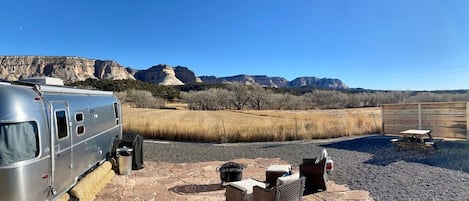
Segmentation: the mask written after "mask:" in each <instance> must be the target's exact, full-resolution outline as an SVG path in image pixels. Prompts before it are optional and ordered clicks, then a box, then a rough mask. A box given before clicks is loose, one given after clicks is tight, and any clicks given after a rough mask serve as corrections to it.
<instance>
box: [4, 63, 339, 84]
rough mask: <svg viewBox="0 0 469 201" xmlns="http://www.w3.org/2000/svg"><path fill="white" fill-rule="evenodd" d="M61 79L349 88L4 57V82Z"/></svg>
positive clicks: (183, 69)
mask: <svg viewBox="0 0 469 201" xmlns="http://www.w3.org/2000/svg"><path fill="white" fill-rule="evenodd" d="M37 76H49V77H58V78H61V79H63V80H64V82H66V83H70V82H76V81H83V80H86V79H89V78H92V79H112V80H121V79H137V80H141V81H145V82H152V83H156V84H160V85H184V84H194V83H199V82H203V83H207V84H214V83H231V82H241V83H245V84H258V85H261V86H264V87H275V88H283V87H301V86H313V87H319V88H326V89H347V88H348V86H347V85H345V84H344V83H343V82H342V81H340V80H339V79H328V78H316V77H299V78H296V79H295V80H293V81H291V82H289V81H288V80H287V79H285V78H282V77H268V76H265V75H244V74H242V75H235V76H230V77H215V76H201V77H200V78H198V77H196V76H195V73H194V72H193V71H191V70H190V69H189V68H187V67H183V66H176V67H172V66H169V65H166V64H159V65H156V66H153V67H151V68H149V69H147V70H135V69H132V68H124V67H123V66H121V65H119V64H118V63H117V62H115V61H110V60H95V59H86V58H81V57H65V56H0V79H6V80H12V81H13V80H18V79H21V78H27V77H37Z"/></svg>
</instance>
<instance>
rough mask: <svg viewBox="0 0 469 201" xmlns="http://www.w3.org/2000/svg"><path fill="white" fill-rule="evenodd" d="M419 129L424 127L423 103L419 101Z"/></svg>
mask: <svg viewBox="0 0 469 201" xmlns="http://www.w3.org/2000/svg"><path fill="white" fill-rule="evenodd" d="M418 115H419V129H422V104H421V103H418Z"/></svg>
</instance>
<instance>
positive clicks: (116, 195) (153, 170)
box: [95, 158, 373, 201]
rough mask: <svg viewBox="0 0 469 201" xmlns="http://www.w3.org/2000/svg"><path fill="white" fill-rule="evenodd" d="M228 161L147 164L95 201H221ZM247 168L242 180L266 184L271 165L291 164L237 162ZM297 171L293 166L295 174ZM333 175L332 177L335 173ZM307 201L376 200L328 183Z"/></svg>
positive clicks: (114, 181)
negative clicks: (222, 173) (222, 176)
mask: <svg viewBox="0 0 469 201" xmlns="http://www.w3.org/2000/svg"><path fill="white" fill-rule="evenodd" d="M225 162H227V161H211V162H199V163H167V162H151V161H148V162H145V163H144V164H145V168H143V169H141V170H134V171H132V173H131V175H116V176H115V177H114V178H113V179H112V181H111V182H110V183H109V184H107V186H106V187H105V188H104V189H103V190H102V191H101V192H100V193H98V195H97V197H96V199H95V201H117V200H122V201H127V200H128V201H222V200H225V195H224V194H225V189H224V188H223V187H221V183H220V175H219V173H218V172H217V171H216V168H217V167H218V166H220V165H222V164H224V163H225ZM233 162H237V163H240V164H243V165H245V166H246V168H245V169H244V170H243V173H242V174H243V178H252V179H257V180H259V181H264V180H265V169H266V168H267V167H268V166H269V165H272V164H288V163H287V162H285V161H283V160H281V159H280V158H256V159H236V160H233ZM297 171H298V167H297V166H295V165H294V166H293V172H297ZM332 174H333V173H332ZM303 200H306V201H321V200H327V201H329V200H338V201H341V200H357V201H358V200H363V201H368V200H373V199H372V198H371V197H370V194H369V192H368V191H365V190H350V189H349V188H348V187H346V186H345V185H339V184H335V183H334V182H333V181H328V182H327V191H325V192H319V193H315V194H310V195H305V196H303Z"/></svg>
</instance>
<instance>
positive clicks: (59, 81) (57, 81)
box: [21, 77, 64, 86]
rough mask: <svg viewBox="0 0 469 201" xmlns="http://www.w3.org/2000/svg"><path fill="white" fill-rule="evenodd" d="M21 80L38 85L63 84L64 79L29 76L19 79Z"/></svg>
mask: <svg viewBox="0 0 469 201" xmlns="http://www.w3.org/2000/svg"><path fill="white" fill-rule="evenodd" d="M21 81H22V82H28V83H34V84H40V85H54V86H64V81H63V80H62V79H60V78H55V77H30V78H24V79H21Z"/></svg>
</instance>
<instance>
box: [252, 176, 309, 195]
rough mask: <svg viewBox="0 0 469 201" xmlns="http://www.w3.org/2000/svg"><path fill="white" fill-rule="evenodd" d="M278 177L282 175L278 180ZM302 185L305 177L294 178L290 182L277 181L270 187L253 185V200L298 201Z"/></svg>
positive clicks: (301, 192) (302, 188) (301, 193)
mask: <svg viewBox="0 0 469 201" xmlns="http://www.w3.org/2000/svg"><path fill="white" fill-rule="evenodd" d="M291 176H294V175H291ZM287 177H289V176H287ZM297 177H299V175H297ZM280 178H282V177H279V180H280ZM304 186H305V178H296V179H294V180H293V181H290V182H285V183H279V182H277V185H276V186H274V187H272V188H264V187H260V186H254V188H253V193H252V194H253V198H254V201H300V200H303V190H304Z"/></svg>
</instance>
